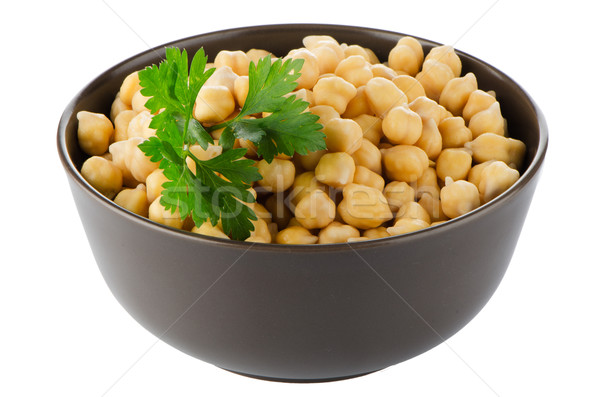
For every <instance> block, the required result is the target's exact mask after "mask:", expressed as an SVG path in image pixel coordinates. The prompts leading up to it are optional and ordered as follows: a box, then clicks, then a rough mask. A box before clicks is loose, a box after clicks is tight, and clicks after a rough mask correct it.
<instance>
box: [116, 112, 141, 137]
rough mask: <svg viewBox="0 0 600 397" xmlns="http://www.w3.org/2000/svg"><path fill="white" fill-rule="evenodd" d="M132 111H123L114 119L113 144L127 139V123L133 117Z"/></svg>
mask: <svg viewBox="0 0 600 397" xmlns="http://www.w3.org/2000/svg"><path fill="white" fill-rule="evenodd" d="M135 115H136V113H135V112H134V111H133V110H123V111H122V112H120V113H119V114H117V116H116V117H115V135H114V140H115V142H118V141H124V140H126V139H127V138H128V135H127V132H128V130H129V123H131V120H132V119H133V118H134V117H135Z"/></svg>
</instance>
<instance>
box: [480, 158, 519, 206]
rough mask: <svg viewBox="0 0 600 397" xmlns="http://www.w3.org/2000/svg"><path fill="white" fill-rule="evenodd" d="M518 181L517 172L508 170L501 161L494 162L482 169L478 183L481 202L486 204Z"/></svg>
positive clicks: (512, 169) (511, 169)
mask: <svg viewBox="0 0 600 397" xmlns="http://www.w3.org/2000/svg"><path fill="white" fill-rule="evenodd" d="M518 179H519V171H517V170H515V169H514V168H510V167H509V166H508V165H506V163H504V162H502V161H494V162H492V163H491V164H489V165H488V166H487V167H485V168H484V169H483V171H482V172H481V180H480V181H479V185H478V187H479V191H480V192H481V196H482V198H483V202H484V203H487V202H488V201H491V200H492V199H494V198H496V197H498V196H499V195H500V194H502V193H504V192H505V191H506V190H508V188H509V187H511V186H512V185H513V184H514V183H515V182H517V180H518Z"/></svg>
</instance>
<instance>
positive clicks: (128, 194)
mask: <svg viewBox="0 0 600 397" xmlns="http://www.w3.org/2000/svg"><path fill="white" fill-rule="evenodd" d="M115 204H117V205H118V206H120V207H123V208H125V209H126V210H128V211H131V212H133V213H134V214H137V215H140V216H144V217H148V208H149V204H148V200H147V197H146V187H145V186H144V185H143V184H139V185H138V186H137V187H136V188H135V189H123V190H121V191H120V192H119V194H117V196H116V197H115Z"/></svg>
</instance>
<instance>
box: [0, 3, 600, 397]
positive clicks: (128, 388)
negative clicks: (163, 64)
mask: <svg viewBox="0 0 600 397" xmlns="http://www.w3.org/2000/svg"><path fill="white" fill-rule="evenodd" d="M165 4H168V6H169V7H168V8H167V7H166V5H165ZM592 5H593V2H584V1H583V0H572V1H569V2H541V1H523V0H519V1H513V0H499V1H497V2H495V3H494V2H493V1H489V0H488V1H474V0H473V1H466V0H456V1H451V2H450V1H426V2H425V1H422V2H418V1H411V2H402V1H381V0H370V1H364V2H356V4H354V3H353V2H327V1H323V0H318V1H313V0H303V1H301V2H292V1H281V0H278V1H245V2H243V4H235V2H233V3H232V2H225V1H193V2H192V1H190V2H186V1H180V0H169V1H166V2H164V1H155V0H146V1H143V2H141V1H140V2H119V1H116V0H106V1H102V0H93V1H70V2H69V1H62V0H59V1H52V2H42V1H38V2H33V3H31V2H12V4H11V6H10V8H6V7H4V9H3V11H2V13H1V16H0V19H1V21H0V22H1V23H0V29H1V34H0V40H1V43H2V46H1V49H2V57H1V62H0V68H1V70H0V71H1V73H0V76H1V81H2V83H1V86H0V90H1V91H0V101H2V102H1V104H2V106H1V109H2V124H1V126H2V127H1V137H2V142H3V145H2V148H1V151H2V161H1V164H2V168H1V175H2V176H1V177H0V181H1V182H0V189H1V195H0V200H2V202H1V205H2V212H1V214H2V215H1V218H0V219H2V221H1V222H2V223H1V227H2V231H3V233H2V238H1V239H0V241H1V242H0V244H1V249H0V256H1V265H0V316H1V320H0V321H1V326H0V395H2V396H98V397H99V396H110V397H116V396H203V395H211V396H230V395H232V396H233V395H245V396H262V397H267V396H281V395H285V396H305V395H312V396H321V395H332V394H333V395H345V396H363V395H366V394H369V395H371V394H373V395H403V396H567V395H568V396H592V395H594V396H598V395H600V384H599V381H598V380H597V375H598V373H599V372H600V360H599V354H600V342H599V341H598V335H600V320H599V314H600V308H599V306H600V288H599V287H598V284H599V283H600V271H599V270H598V265H599V264H600V260H598V245H599V237H600V233H598V229H597V227H598V224H599V222H600V218H599V216H598V201H597V200H598V196H599V193H600V189H599V187H598V186H599V185H598V182H597V178H598V177H597V175H598V160H597V157H596V156H597V153H598V147H599V145H600V138H599V134H600V131H599V127H598V116H599V114H600V112H599V111H598V109H599V106H598V95H599V93H600V83H599V77H598V76H599V75H600V74H599V72H598V71H599V68H600V63H599V55H598V54H599V53H600V52H599V51H598V39H599V38H600V28H599V27H598V26H599V24H598V21H597V15H596V13H595V12H592V9H591V7H592ZM283 22H316V23H319V22H321V23H338V24H348V25H359V26H368V27H375V28H382V29H388V30H394V31H399V32H403V33H409V34H413V35H417V36H421V37H425V38H429V39H432V40H435V41H439V42H442V43H446V44H452V45H455V47H456V48H458V49H461V50H463V51H466V52H468V53H470V54H472V55H475V56H477V57H479V58H481V59H483V60H485V61H487V62H489V63H491V64H493V65H495V66H496V67H498V68H499V69H501V70H503V71H504V72H506V73H507V74H508V75H509V76H511V77H513V78H514V79H515V80H516V81H517V82H518V83H520V84H521V85H522V86H523V87H524V88H525V89H526V90H527V91H528V92H529V93H530V94H531V95H532V96H533V98H534V99H535V100H536V101H537V103H538V104H539V105H540V107H541V108H542V110H543V111H544V113H545V115H546V118H547V121H548V125H549V128H550V149H549V152H548V156H547V162H546V165H545V169H544V174H543V179H542V180H541V182H540V184H539V187H538V190H537V192H536V195H535V197H534V201H533V203H532V206H531V210H530V212H529V215H528V218H527V221H526V223H525V226H524V229H523V232H522V235H521V239H520V241H519V244H518V246H517V249H516V252H515V254H514V257H513V260H512V263H511V265H510V267H509V269H508V272H507V274H506V276H505V278H504V280H503V282H502V284H501V286H500V288H499V289H498V291H497V293H496V294H495V295H494V296H493V298H492V299H491V301H490V302H489V304H488V305H487V306H486V307H485V308H484V310H483V311H482V312H481V313H480V314H479V315H478V316H477V317H476V318H475V319H474V320H473V321H472V322H471V323H469V324H468V325H467V326H466V327H465V328H464V329H463V330H461V331H460V332H459V333H458V334H457V335H455V336H454V337H452V338H451V339H450V340H448V341H447V343H445V344H442V345H440V346H438V347H437V348H435V349H433V350H431V351H429V352H427V353H425V354H423V355H421V356H419V357H417V358H414V359H412V360H409V361H407V362H404V363H401V364H398V365H395V366H393V367H390V368H388V369H385V370H383V371H380V372H378V373H374V374H372V375H368V376H366V377H361V378H357V379H353V380H347V381H342V382H334V383H327V384H300V385H298V384H281V383H272V382H264V381H258V380H253V379H248V378H245V377H241V376H237V375H233V374H230V373H228V372H226V371H223V370H221V369H218V368H216V367H213V366H212V365H210V364H206V363H203V362H201V361H198V360H196V359H193V358H190V357H188V356H186V355H185V354H183V353H181V352H179V351H177V350H175V349H173V348H171V347H169V346H167V345H165V344H164V343H162V342H160V341H157V339H156V338H155V337H154V336H153V335H151V334H149V333H148V332H147V331H146V330H144V329H143V328H142V327H141V326H139V325H138V324H137V323H136V322H135V321H134V320H133V319H131V318H130V317H129V316H128V315H127V314H126V313H125V311H124V310H123V309H122V308H121V307H120V306H119V304H118V303H117V302H116V301H115V299H114V298H113V297H112V295H111V294H110V292H109V290H108V288H107V287H106V285H105V284H104V281H103V280H102V278H101V276H100V273H99V271H98V269H97V267H96V265H95V263H94V260H93V257H92V254H91V251H90V249H89V246H88V243H87V240H86V237H85V235H84V232H83V229H82V227H81V224H80V221H79V218H78V215H77V213H76V209H75V206H74V203H73V200H72V198H71V194H70V191H69V188H68V185H67V179H66V177H65V174H64V172H63V170H62V167H61V165H60V162H59V160H58V156H57V154H56V149H55V147H56V146H55V137H56V127H57V124H58V120H59V118H60V115H61V113H62V110H63V108H64V107H65V106H66V105H67V103H68V101H69V100H70V99H71V98H72V97H73V96H74V95H75V94H76V93H77V92H78V91H79V90H80V89H81V88H82V87H83V86H84V85H85V84H86V83H87V82H89V81H90V80H92V79H93V78H94V77H96V76H97V75H98V74H100V73H101V72H103V71H104V70H106V69H107V68H109V67H111V66H112V65H114V64H116V63H117V62H119V61H121V60H123V59H125V58H127V57H129V56H131V55H133V54H136V53H138V52H141V51H143V50H146V49H147V48H148V47H149V46H150V47H154V46H158V45H161V44H163V43H166V42H168V41H171V40H174V39H178V38H181V37H186V36H191V35H194V34H199V33H203V32H209V31H214V30H219V29H225V28H230V27H237V26H247V25H257V24H263V23H283Z"/></svg>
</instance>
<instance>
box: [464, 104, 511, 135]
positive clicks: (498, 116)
mask: <svg viewBox="0 0 600 397" xmlns="http://www.w3.org/2000/svg"><path fill="white" fill-rule="evenodd" d="M469 129H470V130H471V132H472V133H473V138H477V137H478V136H479V135H481V134H484V133H486V132H491V133H493V134H498V135H504V118H503V117H502V113H501V112H500V104H499V103H498V102H494V103H493V104H492V105H491V106H490V107H489V108H487V109H485V110H482V111H480V112H478V113H475V114H474V115H473V116H472V117H471V120H470V121H469Z"/></svg>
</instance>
